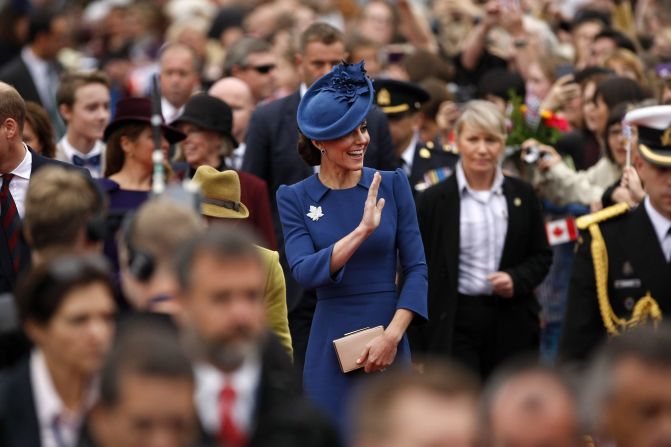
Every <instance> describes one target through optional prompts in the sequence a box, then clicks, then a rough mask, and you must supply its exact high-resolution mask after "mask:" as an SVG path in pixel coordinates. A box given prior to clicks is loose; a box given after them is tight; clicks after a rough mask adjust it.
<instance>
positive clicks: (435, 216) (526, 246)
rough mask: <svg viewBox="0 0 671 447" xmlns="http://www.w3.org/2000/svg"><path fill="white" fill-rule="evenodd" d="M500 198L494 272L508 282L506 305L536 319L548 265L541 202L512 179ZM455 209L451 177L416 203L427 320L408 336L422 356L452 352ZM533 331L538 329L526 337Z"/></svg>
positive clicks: (456, 200) (455, 289)
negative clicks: (502, 224) (504, 214)
mask: <svg viewBox="0 0 671 447" xmlns="http://www.w3.org/2000/svg"><path fill="white" fill-rule="evenodd" d="M503 194H504V195H505V197H506V201H507V204H508V230H507V232H506V238H505V242H504V246H503V253H502V255H501V262H500V265H499V270H500V271H504V272H506V273H508V274H509V275H510V276H511V278H512V280H513V286H514V293H515V295H514V296H513V297H512V298H511V300H512V301H511V302H514V303H517V304H518V305H519V306H522V307H525V308H527V309H528V311H529V312H533V313H534V314H538V311H539V310H540V306H539V304H538V302H537V300H536V298H535V296H534V293H533V291H534V288H535V287H536V286H537V285H538V284H540V283H541V281H543V278H545V275H546V274H547V272H548V270H549V268H550V264H551V263H552V252H551V251H550V248H549V247H548V242H547V237H546V235H545V227H544V224H543V217H542V215H541V207H540V202H539V200H538V198H537V197H536V195H535V194H534V192H533V189H532V187H531V185H529V184H527V183H525V182H523V181H521V180H518V179H516V178H512V177H507V176H506V177H505V180H504V182H503ZM459 209H460V195H459V191H458V186H457V178H456V175H452V176H450V177H449V178H448V179H447V180H445V181H443V182H441V183H438V184H437V185H434V186H432V187H430V188H429V189H427V190H426V191H424V192H423V193H422V194H420V196H419V197H418V198H417V213H418V218H419V229H420V231H421V233H422V239H423V242H424V249H425V252H426V261H427V264H428V267H429V320H428V322H427V324H426V325H425V326H423V327H421V328H419V329H418V330H417V331H416V332H414V333H412V334H411V335H412V338H413V340H412V342H413V343H412V344H413V348H414V349H415V350H416V351H419V352H423V353H426V354H431V355H434V354H435V355H449V354H450V353H451V350H452V340H453V331H454V325H455V315H456V311H457V295H458V286H459V225H460V224H459ZM529 321H532V319H529ZM536 321H537V320H536ZM534 329H535V330H538V327H535V328H529V331H532V330H534ZM510 330H511V331H523V330H525V328H520V327H511V328H510Z"/></svg>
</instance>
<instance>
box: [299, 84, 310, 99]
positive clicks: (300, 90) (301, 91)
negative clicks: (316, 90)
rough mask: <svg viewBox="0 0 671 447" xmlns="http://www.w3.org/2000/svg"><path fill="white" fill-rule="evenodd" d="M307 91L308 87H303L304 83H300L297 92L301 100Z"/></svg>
mask: <svg viewBox="0 0 671 447" xmlns="http://www.w3.org/2000/svg"><path fill="white" fill-rule="evenodd" d="M307 91H308V86H307V85H305V82H301V85H300V87H298V92H299V93H300V95H301V98H302V97H303V95H304V94H305V92H307Z"/></svg>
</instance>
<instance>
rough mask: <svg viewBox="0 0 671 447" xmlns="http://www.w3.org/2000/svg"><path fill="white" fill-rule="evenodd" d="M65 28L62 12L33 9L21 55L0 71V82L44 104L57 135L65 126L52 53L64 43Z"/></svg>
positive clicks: (66, 32)
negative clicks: (57, 100)
mask: <svg viewBox="0 0 671 447" xmlns="http://www.w3.org/2000/svg"><path fill="white" fill-rule="evenodd" d="M68 27H69V24H68V19H67V17H66V16H65V14H64V13H63V12H55V11H51V10H49V9H38V10H36V11H34V12H33V13H32V14H31V16H30V24H29V27H28V43H27V44H26V45H25V46H24V47H23V49H22V50H21V54H20V55H18V56H17V57H15V58H14V59H13V60H11V61H9V62H8V63H7V64H6V65H5V66H4V67H3V68H2V70H1V71H0V81H3V82H6V83H8V84H11V85H13V86H14V87H15V88H16V89H17V90H18V92H19V93H20V94H21V96H22V97H23V98H24V99H25V100H26V101H33V102H36V103H38V104H40V105H41V106H42V107H44V109H45V110H46V111H47V113H48V114H49V118H50V119H51V123H52V125H53V126H54V130H55V131H56V136H57V137H59V138H60V137H61V136H62V135H63V132H64V131H65V127H64V125H63V122H62V121H61V119H60V116H59V114H58V107H57V104H56V96H55V95H56V89H57V88H58V83H59V74H60V71H61V66H60V64H59V63H58V61H57V60H56V56H57V55H58V53H59V52H60V51H61V49H63V47H64V46H65V44H66V42H67V37H68V32H69V30H68Z"/></svg>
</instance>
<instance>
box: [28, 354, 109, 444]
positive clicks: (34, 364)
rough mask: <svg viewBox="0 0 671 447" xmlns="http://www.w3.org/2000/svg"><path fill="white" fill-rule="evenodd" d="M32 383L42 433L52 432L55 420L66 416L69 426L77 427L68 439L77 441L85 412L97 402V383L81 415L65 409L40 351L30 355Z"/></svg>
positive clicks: (91, 388) (68, 435) (88, 395)
mask: <svg viewBox="0 0 671 447" xmlns="http://www.w3.org/2000/svg"><path fill="white" fill-rule="evenodd" d="M30 381H31V384H32V388H33V398H34V401H35V408H36V411H37V420H38V422H39V425H40V432H41V433H44V432H45V431H47V432H50V431H51V430H52V426H53V423H54V420H55V419H56V418H63V417H64V416H65V417H67V418H68V420H69V425H70V426H73V425H74V426H75V432H74V433H69V434H67V435H66V437H69V438H75V439H74V441H76V437H77V435H78V432H79V427H80V426H81V423H82V421H83V420H84V414H85V412H87V411H88V410H89V409H91V408H92V407H93V404H94V403H95V401H96V400H97V392H96V389H97V386H96V383H95V382H93V383H92V384H91V387H90V388H89V390H88V394H87V398H86V402H85V406H84V408H83V412H82V413H81V414H74V413H72V412H71V411H70V410H68V409H67V408H66V407H65V404H64V403H63V400H62V399H61V397H60V396H59V395H58V392H57V391H56V388H55V386H54V383H53V381H52V380H51V374H50V373H49V369H48V367H47V362H46V359H45V358H44V354H43V353H42V351H41V350H40V349H34V350H33V351H32V352H31V354H30ZM42 436H43V435H42Z"/></svg>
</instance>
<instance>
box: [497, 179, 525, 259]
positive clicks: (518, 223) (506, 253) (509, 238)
mask: <svg viewBox="0 0 671 447" xmlns="http://www.w3.org/2000/svg"><path fill="white" fill-rule="evenodd" d="M503 195H504V196H505V198H506V205H507V207H508V227H507V230H506V238H505V241H504V243H503V253H501V262H500V263H499V270H501V269H502V268H505V266H508V265H509V264H510V260H509V259H510V256H511V251H512V250H514V246H513V243H514V241H519V240H520V239H519V237H518V235H517V232H518V229H520V228H524V225H523V222H522V219H523V216H522V212H521V211H522V199H521V197H518V196H517V195H516V194H515V191H513V189H512V187H511V184H510V182H509V181H508V179H505V178H504V180H503Z"/></svg>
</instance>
